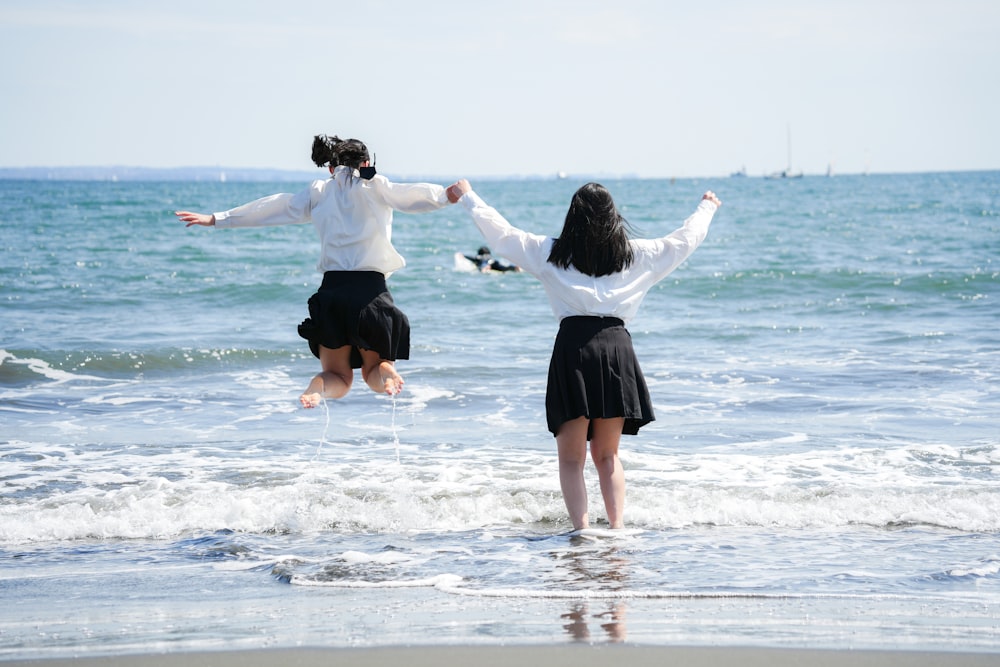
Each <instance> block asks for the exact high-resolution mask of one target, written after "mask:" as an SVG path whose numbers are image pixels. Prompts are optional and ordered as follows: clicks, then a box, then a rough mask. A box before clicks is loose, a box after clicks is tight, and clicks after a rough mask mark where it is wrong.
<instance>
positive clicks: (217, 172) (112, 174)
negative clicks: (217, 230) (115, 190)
mask: <svg viewBox="0 0 1000 667" xmlns="http://www.w3.org/2000/svg"><path fill="white" fill-rule="evenodd" d="M322 177H323V172H321V171H320V170H319V169H313V170H309V171H290V170H285V169H251V168H229V167H169V168H160V167H0V179H3V180H31V181H112V182H113V181H207V182H215V183H219V182H223V181H234V182H247V181H250V182H256V181H269V182H275V181H307V182H308V181H312V180H315V179H317V178H322Z"/></svg>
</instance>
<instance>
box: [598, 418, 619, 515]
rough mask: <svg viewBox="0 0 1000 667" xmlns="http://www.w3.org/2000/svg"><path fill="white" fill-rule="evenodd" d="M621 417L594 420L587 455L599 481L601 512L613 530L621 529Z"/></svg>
mask: <svg viewBox="0 0 1000 667" xmlns="http://www.w3.org/2000/svg"><path fill="white" fill-rule="evenodd" d="M624 425H625V419H624V418H623V417H615V418H614V419H595V420H594V433H593V438H592V439H591V441H590V456H591V457H592V458H593V459H594V466H595V467H596V468H597V476H598V478H599V479H600V482H601V495H602V496H603V497H604V509H605V510H606V511H607V513H608V523H609V524H611V527H612V528H624V527H625V520H624V518H623V517H624V512H625V470H624V469H623V468H622V462H621V460H620V459H619V458H618V443H619V441H620V440H621V437H622V427H623V426H624Z"/></svg>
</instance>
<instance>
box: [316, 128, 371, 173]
mask: <svg viewBox="0 0 1000 667" xmlns="http://www.w3.org/2000/svg"><path fill="white" fill-rule="evenodd" d="M370 159H371V158H369V156H368V147H367V146H365V144H364V142H363V141H361V140H359V139H341V138H340V137H338V136H337V135H333V136H332V137H328V136H327V135H325V134H317V135H316V136H315V137H313V145H312V161H313V162H314V163H315V164H316V166H317V167H336V166H338V165H345V166H348V167H350V168H351V169H357V168H358V167H360V166H361V163H362V162H368V161H369V160H370Z"/></svg>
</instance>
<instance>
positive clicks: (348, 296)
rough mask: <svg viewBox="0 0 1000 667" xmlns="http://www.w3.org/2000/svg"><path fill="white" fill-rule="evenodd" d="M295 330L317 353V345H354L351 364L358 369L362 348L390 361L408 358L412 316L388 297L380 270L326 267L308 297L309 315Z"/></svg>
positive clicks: (332, 346) (316, 354)
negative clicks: (335, 269) (347, 269)
mask: <svg viewBox="0 0 1000 667" xmlns="http://www.w3.org/2000/svg"><path fill="white" fill-rule="evenodd" d="M299 335H300V336H302V337H303V338H305V339H306V340H307V341H309V349H310V350H312V353H313V354H314V355H315V356H316V357H319V346H320V345H322V346H323V347H328V348H330V349H336V348H338V347H343V346H344V345H350V346H352V348H353V349H352V350H351V367H352V368H361V353H360V352H358V350H359V349H361V350H374V351H375V352H378V354H379V356H380V357H381V358H383V359H387V360H389V361H395V360H397V359H409V358H410V321H409V320H408V319H407V317H406V315H405V314H404V313H403V311H401V310H400V309H399V308H397V307H396V304H395V303H394V302H393V300H392V295H391V294H389V288H388V287H387V286H386V284H385V276H384V275H383V274H381V273H379V272H378V271H327V272H326V273H324V274H323V284H322V285H321V286H320V288H319V290H318V291H317V292H316V293H315V294H313V295H312V296H311V297H310V298H309V317H308V318H306V319H305V320H303V322H302V324H300V325H299Z"/></svg>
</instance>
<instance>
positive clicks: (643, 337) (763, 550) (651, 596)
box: [0, 172, 1000, 660]
mask: <svg viewBox="0 0 1000 667" xmlns="http://www.w3.org/2000/svg"><path fill="white" fill-rule="evenodd" d="M583 182H584V180H582V179H578V178H575V177H569V178H566V179H561V180H559V179H551V180H507V181H498V180H491V181H482V182H474V183H473V185H474V186H475V187H476V190H477V191H478V192H479V193H480V194H481V195H482V196H483V197H484V198H485V199H486V200H487V201H488V202H490V203H491V204H493V205H495V206H496V207H497V208H498V209H500V211H501V212H503V213H504V214H505V215H506V216H507V217H508V219H510V220H511V221H512V222H513V223H514V224H515V225H518V226H520V227H522V228H525V229H528V230H530V231H534V232H538V233H545V234H557V233H558V231H559V229H560V228H561V225H562V219H563V216H564V215H565V211H566V207H567V205H568V202H569V198H570V196H571V194H572V193H573V191H575V190H576V188H578V187H579V186H580V185H582V184H583ZM602 182H603V183H604V184H605V185H606V186H607V187H608V188H609V189H610V190H611V192H612V193H613V194H614V196H615V198H616V201H617V202H618V204H619V206H620V208H621V209H622V210H623V212H624V214H625V215H626V217H627V218H628V219H629V221H630V222H631V223H632V225H633V227H635V228H636V230H637V235H639V236H645V237H651V236H656V235H662V234H665V233H668V232H669V231H672V230H673V229H674V228H676V227H677V226H679V225H680V223H681V222H682V221H683V220H684V218H686V217H687V216H688V215H689V214H690V213H691V212H692V211H693V210H694V208H695V206H696V204H697V202H698V200H699V198H700V196H701V194H702V192H704V191H705V190H707V189H712V190H714V191H715V192H717V193H718V195H719V196H720V198H721V199H722V200H723V202H724V205H723V207H722V209H721V210H720V212H719V214H718V215H717V216H716V219H715V222H714V223H713V225H712V228H711V231H710V232H709V236H708V239H707V240H706V242H705V243H704V245H703V246H702V247H701V248H700V249H699V250H698V251H697V252H696V253H695V254H694V255H693V256H692V257H691V258H690V259H689V260H688V261H687V262H686V264H685V265H683V266H682V267H681V268H680V269H678V270H677V271H676V272H675V273H674V274H672V275H671V276H670V277H668V278H667V279H666V280H665V281H664V282H662V283H661V284H660V285H658V286H657V288H655V289H653V290H652V291H651V292H650V294H649V295H648V296H647V298H646V300H645V302H644V304H643V306H642V308H641V309H640V312H639V316H638V317H637V318H636V319H635V320H634V321H633V322H632V323H631V325H630V327H629V328H630V330H631V332H632V335H633V339H634V342H635V346H636V349H637V352H638V355H639V358H640V361H641V362H642V364H643V367H644V369H645V372H646V376H647V379H648V381H649V385H650V390H651V393H652V396H653V400H654V403H655V406H656V409H657V421H655V422H654V423H653V424H651V425H649V426H648V427H647V428H645V429H643V430H642V431H641V433H640V435H639V436H637V437H634V438H625V439H624V440H623V447H622V461H623V464H624V467H625V475H626V480H627V484H628V497H627V508H626V523H627V524H628V529H627V530H626V531H623V532H621V533H618V534H608V533H606V532H602V531H601V530H595V531H592V532H591V533H589V534H582V535H579V534H570V530H571V526H570V525H569V523H568V521H567V519H566V513H565V507H564V505H563V501H562V497H561V495H560V493H559V487H558V480H557V476H556V459H555V449H554V441H553V439H552V438H551V436H550V435H549V434H548V433H547V431H546V430H545V425H544V408H543V396H544V388H545V372H546V368H547V364H548V355H549V351H550V349H551V344H552V340H553V337H554V335H555V332H556V329H557V323H556V321H555V319H554V317H553V316H552V314H551V312H550V310H549V306H548V303H547V301H546V299H545V296H544V294H543V291H542V289H541V287H540V285H539V284H538V283H537V281H535V280H534V279H533V278H531V277H530V276H528V275H525V274H512V273H505V274H492V275H491V274H479V273H471V272H467V271H464V270H461V269H462V267H461V266H459V265H457V264H456V262H455V260H454V254H455V253H456V252H469V253H472V252H473V251H475V249H476V248H477V247H478V246H479V245H481V243H482V241H481V239H480V237H479V236H478V232H477V231H476V229H475V228H474V226H473V225H472V223H471V221H470V220H469V219H468V217H467V215H466V213H465V212H464V211H463V210H462V209H459V208H449V209H445V210H443V211H440V212H436V213H432V214H426V215H420V216H414V215H397V216H396V222H395V226H394V242H395V244H396V246H397V248H398V249H399V250H400V251H401V252H402V254H403V255H404V256H405V257H406V259H407V264H408V265H407V267H406V268H405V269H403V270H401V271H399V272H398V273H396V274H394V275H393V276H392V277H391V279H390V281H389V284H390V287H391V289H392V290H393V293H394V296H395V298H396V301H397V304H398V305H399V306H400V307H401V308H402V309H403V310H404V311H405V312H407V314H408V315H409V317H410V320H411V324H412V327H413V350H412V358H411V359H410V360H409V361H405V362H401V363H400V364H399V369H400V371H401V373H402V374H403V375H404V377H405V378H406V388H405V390H404V392H403V393H402V394H401V395H400V396H399V397H397V398H396V399H391V398H389V397H386V396H376V395H374V394H372V393H371V392H369V391H367V390H365V388H364V386H363V384H362V383H361V382H360V379H359V380H358V381H356V383H355V388H354V390H353V391H352V393H351V394H350V395H349V396H348V397H347V398H346V399H344V400H341V401H331V402H328V403H327V404H326V405H325V406H324V407H321V408H319V409H317V410H312V411H307V410H302V409H300V408H299V407H298V401H297V397H298V394H299V393H300V392H301V390H302V389H303V388H304V387H305V385H306V383H307V382H308V380H309V378H310V377H311V376H312V374H313V373H315V372H316V370H317V368H318V364H317V362H316V361H315V360H314V359H313V357H312V356H311V355H310V354H309V352H308V349H307V348H306V346H305V344H304V342H303V341H302V340H301V339H299V338H298V336H297V335H296V325H297V324H298V323H299V321H301V320H302V319H303V317H304V316H305V302H306V299H307V298H308V297H309V295H310V294H311V293H312V292H313V290H314V289H315V287H316V285H317V284H318V282H319V280H320V275H319V274H318V273H317V272H316V270H315V265H316V260H317V245H318V244H317V242H316V238H315V232H314V230H313V229H312V227H311V226H309V225H302V226H293V227H283V228H271V229H252V230H251V229H248V230H215V229H204V228H192V229H185V228H184V226H183V225H181V224H179V223H177V222H176V221H175V220H174V219H173V216H172V212H173V211H174V210H176V209H179V208H188V209H193V210H203V211H214V210H222V209H226V208H229V207H231V206H234V205H236V204H239V203H243V202H245V201H249V200H251V199H254V198H257V197H260V196H264V195H267V194H272V193H275V192H282V191H286V192H293V191H297V190H299V189H302V188H304V187H305V186H306V183H305V182H302V183H236V182H84V181H0V204H2V209H0V210H2V212H3V213H2V216H0V249H2V254H0V599H2V600H3V603H4V604H3V608H2V609H0V660H3V659H8V660H9V659H20V658H43V657H65V656H76V655H104V654H110V655H120V654H129V653H137V652H161V651H166V652H181V651H191V650H212V649H222V648H227V649H232V648H257V647H291V646H333V647H340V646H345V647H346V646H351V647H356V646H397V645H429V644H433V645H442V644H443V645H448V644H473V645H475V644H482V645H500V644H507V645H509V644H554V643H555V644H558V643H568V642H590V643H603V642H630V643H635V644H652V645H695V646H698V645H722V646H774V647H816V648H825V647H829V648H845V647H854V648H886V649H888V648H904V649H938V650H946V651H971V650H974V651H986V652H997V653H1000V172H976V173H941V174H906V175H869V176H861V175H857V176H836V177H833V178H826V177H808V176H807V177H805V178H802V179H794V180H766V179H761V178H753V177H751V178H719V179H698V180H677V181H661V180H638V179H636V180H616V179H607V180H603V181H602ZM444 184H447V183H444ZM588 479H589V482H590V488H591V490H592V492H591V505H592V508H591V516H592V517H603V506H602V504H601V500H600V494H599V493H598V491H597V481H596V476H594V475H593V471H592V470H591V469H588ZM598 528H600V525H598Z"/></svg>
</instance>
